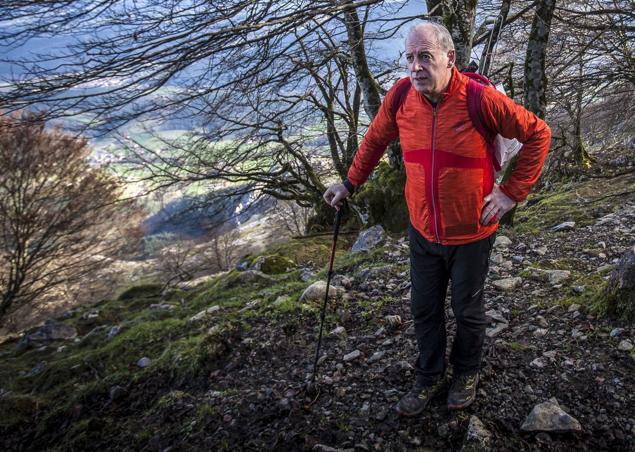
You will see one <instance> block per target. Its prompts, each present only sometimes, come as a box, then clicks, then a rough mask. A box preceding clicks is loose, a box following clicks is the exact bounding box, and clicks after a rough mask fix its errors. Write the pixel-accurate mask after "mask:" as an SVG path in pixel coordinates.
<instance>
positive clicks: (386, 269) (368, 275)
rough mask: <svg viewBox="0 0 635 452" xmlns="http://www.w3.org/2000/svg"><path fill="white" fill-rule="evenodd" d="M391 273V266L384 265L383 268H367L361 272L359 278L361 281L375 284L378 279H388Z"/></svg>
mask: <svg viewBox="0 0 635 452" xmlns="http://www.w3.org/2000/svg"><path fill="white" fill-rule="evenodd" d="M391 272H392V266H391V265H383V266H381V267H371V268H365V269H364V270H362V271H361V272H359V275H358V276H357V277H358V279H359V280H360V281H363V282H366V283H369V282H370V283H374V282H376V281H377V280H378V279H382V278H386V277H388V276H389V275H390V273H391Z"/></svg>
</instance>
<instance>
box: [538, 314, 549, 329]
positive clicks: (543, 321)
mask: <svg viewBox="0 0 635 452" xmlns="http://www.w3.org/2000/svg"><path fill="white" fill-rule="evenodd" d="M536 323H537V324H538V326H540V327H541V328H548V327H549V323H548V322H547V319H545V318H544V317H543V316H541V315H537V316H536Z"/></svg>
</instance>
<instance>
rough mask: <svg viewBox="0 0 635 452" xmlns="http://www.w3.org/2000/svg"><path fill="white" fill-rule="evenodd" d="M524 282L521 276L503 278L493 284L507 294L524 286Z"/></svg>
mask: <svg viewBox="0 0 635 452" xmlns="http://www.w3.org/2000/svg"><path fill="white" fill-rule="evenodd" d="M522 282H523V280H522V278H520V277H519V276H515V277H513V278H503V279H499V280H496V281H493V282H492V285H493V286H494V287H495V288H496V289H498V290H502V291H505V292H509V291H512V290H514V289H516V288H517V287H518V286H520V285H521V284H522Z"/></svg>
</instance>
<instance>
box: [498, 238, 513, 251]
mask: <svg viewBox="0 0 635 452" xmlns="http://www.w3.org/2000/svg"><path fill="white" fill-rule="evenodd" d="M511 244H512V241H511V240H510V239H509V237H506V236H504V235H499V236H498V237H496V241H495V242H494V248H496V249H502V248H509V247H510V246H511Z"/></svg>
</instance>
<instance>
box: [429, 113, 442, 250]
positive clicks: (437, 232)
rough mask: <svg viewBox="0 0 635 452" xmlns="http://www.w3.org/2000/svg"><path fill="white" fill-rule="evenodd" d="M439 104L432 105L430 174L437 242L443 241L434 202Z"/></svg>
mask: <svg viewBox="0 0 635 452" xmlns="http://www.w3.org/2000/svg"><path fill="white" fill-rule="evenodd" d="M437 106H438V104H437V105H435V106H433V107H432V168H431V171H430V174H431V175H432V177H430V185H431V187H430V188H431V190H430V193H431V194H432V215H433V216H434V236H435V237H436V239H437V243H441V240H440V239H439V225H438V223H437V206H436V203H435V202H434V198H435V196H434V173H435V168H434V142H435V138H436V131H437Z"/></svg>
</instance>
